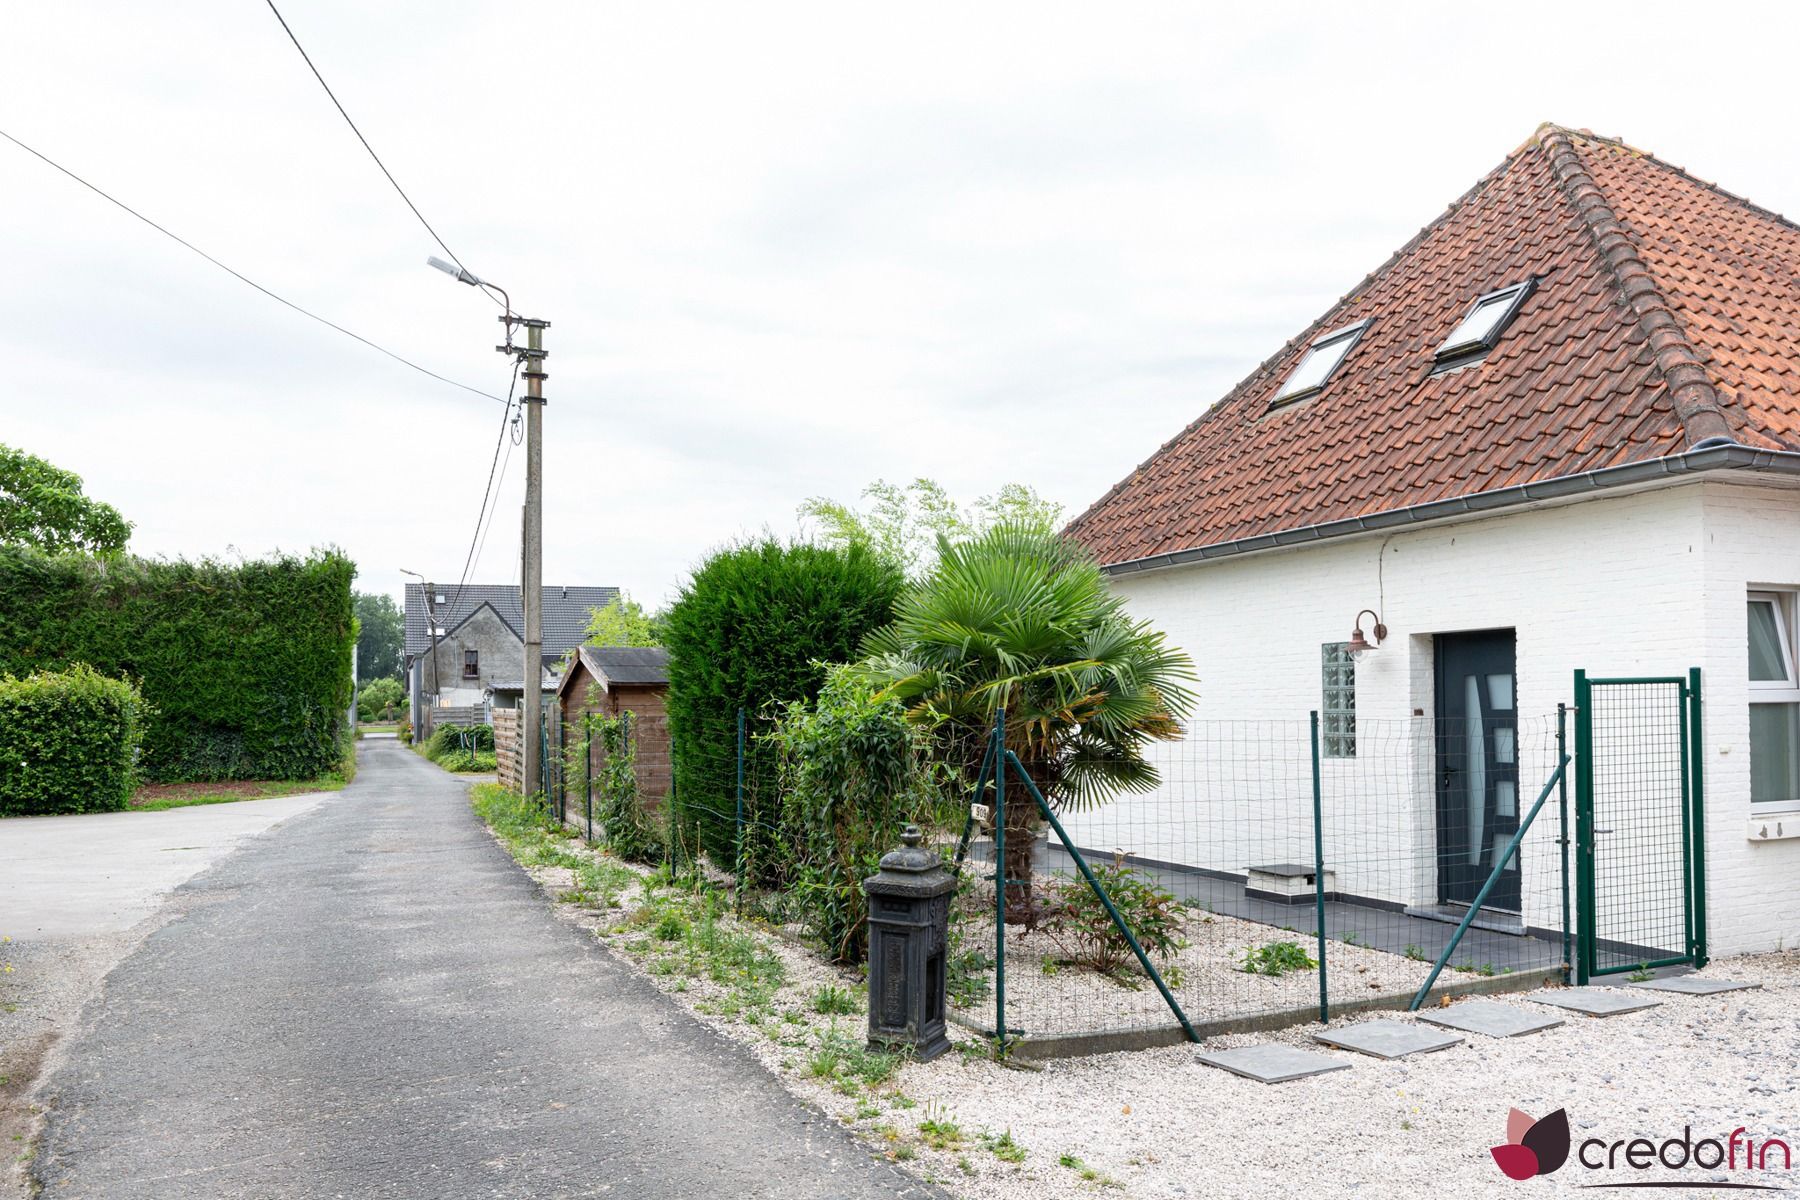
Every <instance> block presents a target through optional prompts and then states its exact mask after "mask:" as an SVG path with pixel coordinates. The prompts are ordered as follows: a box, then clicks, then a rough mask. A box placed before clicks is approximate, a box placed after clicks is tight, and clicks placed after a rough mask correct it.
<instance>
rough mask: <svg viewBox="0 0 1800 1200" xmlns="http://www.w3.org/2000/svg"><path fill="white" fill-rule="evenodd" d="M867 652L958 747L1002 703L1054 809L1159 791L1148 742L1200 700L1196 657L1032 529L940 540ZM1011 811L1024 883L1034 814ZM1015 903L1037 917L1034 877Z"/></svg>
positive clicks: (1094, 571) (1071, 548) (1081, 560)
mask: <svg viewBox="0 0 1800 1200" xmlns="http://www.w3.org/2000/svg"><path fill="white" fill-rule="evenodd" d="M863 650H864V654H865V658H864V662H863V664H862V666H861V668H860V669H861V670H862V672H863V673H864V676H865V678H868V679H869V680H871V681H872V682H874V683H876V684H877V685H879V686H881V687H884V688H886V689H887V690H888V691H889V693H890V694H892V695H894V696H896V697H898V698H899V699H900V701H901V702H902V703H904V704H905V705H906V706H907V710H908V712H909V714H910V715H911V716H912V717H913V719H914V720H916V721H919V722H920V723H922V724H924V725H926V726H928V727H930V728H933V729H936V730H938V731H939V732H940V734H942V735H945V736H946V737H947V738H949V739H952V740H953V742H954V744H956V745H958V746H963V747H967V746H979V745H980V744H981V738H982V735H983V733H984V732H985V730H986V729H987V728H989V727H990V726H991V725H992V724H993V720H994V715H995V713H996V711H997V710H998V709H1000V708H1001V707H1003V706H1004V708H1005V709H1006V744H1007V748H1008V749H1010V750H1012V751H1013V752H1014V753H1016V754H1017V755H1018V757H1019V759H1020V761H1021V762H1022V763H1023V764H1024V767H1025V770H1026V773H1027V774H1028V775H1029V776H1030V777H1031V779H1032V781H1033V782H1034V783H1036V784H1037V786H1038V788H1039V790H1040V791H1042V792H1043V794H1044V797H1045V799H1046V800H1047V801H1049V802H1050V803H1051V804H1053V805H1056V806H1057V807H1058V808H1059V809H1063V808H1068V809H1082V808H1088V807H1092V806H1095V805H1098V804H1102V803H1104V802H1106V801H1107V800H1108V799H1110V798H1111V797H1112V796H1113V795H1114V794H1116V793H1117V792H1119V791H1121V790H1125V791H1137V792H1142V791H1148V790H1150V789H1152V788H1154V787H1155V786H1156V783H1157V773H1156V768H1155V767H1154V766H1153V765H1152V764H1151V763H1150V762H1148V761H1147V760H1146V759H1145V757H1144V750H1145V748H1146V747H1147V746H1148V745H1149V744H1150V743H1151V742H1153V741H1156V740H1158V739H1170V738H1176V737H1179V736H1180V734H1181V728H1180V725H1179V723H1178V722H1179V718H1180V717H1182V716H1183V715H1185V714H1186V713H1187V711H1188V710H1189V709H1190V708H1191V707H1192V704H1193V693H1192V692H1191V691H1190V690H1189V685H1190V684H1192V683H1193V682H1194V679H1195V676H1194V667H1193V662H1192V660H1190V659H1189V658H1188V656H1187V655H1186V654H1184V653H1183V652H1181V651H1180V650H1178V649H1176V648H1174V647H1172V646H1170V645H1169V644H1168V642H1167V640H1166V639H1165V638H1164V636H1163V635H1162V634H1161V633H1159V632H1157V631H1156V630H1154V629H1152V628H1151V627H1150V626H1149V625H1148V624H1147V623H1145V622H1142V621H1133V620H1132V619H1131V618H1130V617H1129V616H1128V615H1127V614H1126V612H1125V609H1124V604H1123V602H1122V601H1121V600H1120V599H1119V598H1118V597H1117V596H1115V595H1113V594H1112V592H1111V591H1110V590H1109V589H1108V587H1107V586H1106V578H1105V576H1104V575H1102V574H1101V572H1100V568H1099V567H1098V566H1097V565H1096V564H1095V563H1094V561H1093V559H1092V558H1090V557H1089V556H1088V555H1087V553H1086V551H1084V550H1083V549H1081V548H1080V547H1079V546H1077V545H1076V544H1075V543H1073V542H1071V541H1068V540H1066V539H1064V538H1061V537H1058V536H1057V535H1056V534H1054V533H1050V532H1046V531H1045V530H1043V529H1041V528H1033V527H1030V526H1017V525H1010V524H1002V525H997V526H995V527H993V528H992V529H989V530H988V531H987V532H986V533H984V534H982V535H981V536H980V537H977V538H974V539H972V540H970V541H967V542H963V543H960V544H955V545H952V544H951V543H949V542H948V541H943V542H941V543H940V548H939V559H938V565H937V567H936V569H935V570H934V571H933V572H932V573H931V575H930V576H929V577H928V578H926V579H925V580H924V581H923V582H921V583H918V584H915V585H913V586H911V587H909V588H908V589H907V590H906V592H905V593H904V594H903V595H902V596H901V597H900V599H899V600H898V602H896V604H895V606H894V621H893V623H892V624H891V625H889V626H887V627H885V628H883V629H881V630H880V631H878V632H877V633H875V634H874V635H873V636H871V637H870V638H869V639H868V641H867V642H866V643H865V645H864V647H863ZM1022 791H1023V789H1019V790H1018V791H1015V792H1013V793H1012V794H1011V795H1012V797H1013V798H1015V800H1017V801H1026V800H1027V798H1026V797H1025V796H1023V795H1021V794H1020V792H1022ZM1006 811H1007V821H1006V830H1007V843H1006V851H1007V863H1006V874H1007V877H1008V878H1009V879H1022V880H1029V879H1030V877H1031V858H1030V854H1031V849H1030V847H1031V841H1030V839H1031V837H1032V836H1033V835H1034V834H1035V833H1036V830H1037V826H1038V817H1037V813H1036V810H1035V807H1034V806H1032V805H1031V804H1030V803H1029V802H1024V803H1019V802H1015V803H1009V804H1008V805H1007V810H1006ZM1008 900H1009V903H1008V911H1009V919H1017V920H1022V921H1029V920H1030V919H1031V916H1032V910H1031V904H1032V901H1031V887H1030V884H1029V882H1027V883H1024V884H1020V885H1017V886H1016V887H1009V891H1008ZM1012 914H1016V915H1012Z"/></svg>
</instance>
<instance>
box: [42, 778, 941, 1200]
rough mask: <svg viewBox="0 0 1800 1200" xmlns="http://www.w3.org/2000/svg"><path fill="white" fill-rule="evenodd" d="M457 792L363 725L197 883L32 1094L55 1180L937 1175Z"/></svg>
mask: <svg viewBox="0 0 1800 1200" xmlns="http://www.w3.org/2000/svg"><path fill="white" fill-rule="evenodd" d="M466 790H467V785H466V784H464V783H462V782H460V781H458V780H455V779H453V778H451V777H449V776H447V775H445V774H443V773H442V772H441V771H439V770H438V769H437V768H436V767H434V766H432V765H430V764H429V763H427V762H425V761H423V760H422V759H420V758H418V757H417V756H416V755H413V754H412V753H410V752H409V751H407V750H405V749H404V748H402V747H400V746H398V745H396V744H391V743H390V744H370V743H366V742H365V743H364V745H363V749H362V767H361V770H360V773H359V774H358V776H357V779H356V782H355V783H353V784H352V785H351V786H350V787H349V788H348V789H346V790H345V791H344V792H342V793H340V794H339V795H337V796H334V797H331V798H329V799H327V800H325V801H324V802H322V803H321V804H320V805H318V806H317V807H316V808H314V809H313V810H312V811H310V812H307V813H305V814H303V815H300V816H297V817H295V818H293V819H292V820H289V821H288V822H287V823H285V824H284V825H282V826H280V827H279V828H277V829H274V830H272V831H271V832H270V833H268V834H267V835H265V836H263V837H261V838H259V839H256V840H255V841H253V842H250V843H248V844H247V845H246V846H245V848H244V849H242V850H241V851H239V852H238V853H237V854H235V855H233V856H232V857H230V858H227V859H225V860H224V861H223V862H221V863H220V864H218V865H217V866H215V867H214V868H212V869H211V870H209V871H207V872H206V873H204V874H202V875H200V876H198V877H197V878H195V879H194V880H192V881H191V882H189V883H188V884H187V885H186V886H185V887H183V888H182V889H181V892H180V895H181V897H182V899H183V900H184V902H185V905H186V912H185V914H184V915H183V916H181V917H180V918H179V919H177V920H174V921H172V922H171V923H169V924H167V925H165V926H163V927H162V928H160V929H158V930H157V931H156V932H154V933H153V934H151V935H150V937H149V938H148V939H147V940H146V941H145V942H144V943H143V945H142V946H141V947H139V948H138V950H137V951H136V952H135V953H134V954H132V955H131V957H129V958H128V959H126V960H125V961H124V962H123V963H121V964H120V965H119V966H118V967H117V968H116V969H115V970H114V971H113V972H112V974H111V975H109V976H108V977H107V980H106V985H105V989H104V992H103V994H102V996H101V997H100V999H99V1000H97V1001H96V1002H95V1004H94V1006H92V1007H90V1009H89V1010H88V1012H87V1013H86V1014H85V1017H84V1022H83V1026H84V1027H83V1030H82V1032H81V1033H80V1034H79V1036H78V1039H77V1041H76V1042H75V1044H74V1045H73V1046H71V1047H70V1050H69V1053H68V1055H67V1056H66V1058H65V1059H64V1061H63V1065H62V1066H61V1068H60V1069H59V1070H58V1072H57V1073H56V1075H54V1076H53V1077H52V1079H51V1080H50V1081H49V1084H48V1086H47V1087H46V1089H45V1093H44V1094H45V1096H46V1098H47V1100H48V1103H49V1115H48V1123H47V1127H46V1131H45V1136H44V1141H43V1144H42V1147H41V1149H40V1152H39V1155H38V1158H37V1160H36V1164H35V1170H36V1173H37V1176H38V1179H39V1181H40V1182H41V1183H42V1185H43V1188H44V1195H45V1196H48V1197H58V1198H63V1197H89V1198H93V1200H138V1198H142V1200H179V1198H186V1197H207V1198H214V1197H220V1198H222V1197H243V1198H246V1200H248V1198H254V1200H277V1198H279V1200H286V1198H289V1197H295V1198H299V1197H305V1198H313V1197H318V1198H326V1197H329V1198H332V1200H340V1198H343V1200H349V1198H354V1200H363V1198H370V1197H383V1198H386V1197H421V1198H425V1197H429V1198H430V1200H474V1198H476V1197H534V1198H559V1197H582V1196H602V1195H605V1196H619V1197H634V1198H635V1197H645V1198H658V1197H699V1196H711V1197H755V1196H768V1197H784V1198H787V1197H794V1198H805V1197H843V1198H860V1197H877V1196H880V1197H895V1196H908V1197H925V1196H935V1195H937V1193H936V1192H934V1191H932V1190H931V1189H928V1188H926V1187H924V1186H922V1185H920V1184H918V1183H916V1182H914V1181H912V1180H911V1179H910V1178H909V1177H907V1176H906V1175H905V1174H904V1173H902V1172H901V1171H900V1170H899V1169H898V1168H895V1167H892V1166H890V1165H888V1164H886V1163H883V1162H880V1161H877V1160H875V1159H873V1158H871V1157H870V1155H869V1154H868V1153H867V1152H866V1151H865V1150H863V1149H861V1148H859V1147H858V1146H857V1145H856V1144H855V1143H853V1142H852V1141H851V1140H850V1138H849V1137H848V1136H847V1135H846V1134H845V1133H844V1132H843V1131H842V1130H841V1129H839V1128H838V1127H837V1126H836V1125H834V1124H833V1123H831V1122H830V1121H828V1120H826V1119H824V1118H823V1117H821V1116H819V1115H818V1114H816V1113H814V1112H813V1111H812V1110H811V1109H808V1108H806V1107H805V1106H804V1105H802V1104H800V1103H799V1102H798V1101H796V1100H794V1099H793V1098H792V1097H790V1096H789V1095H788V1094H787V1093H786V1092H785V1091H783V1090H782V1089H781V1087H780V1086H779V1085H778V1084H777V1083H776V1082H775V1081H774V1080H773V1079H772V1078H771V1077H770V1076H769V1075H768V1074H767V1073H766V1072H765V1071H764V1070H763V1069H762V1068H761V1067H760V1066H758V1065H757V1064H756V1063H755V1061H754V1060H752V1059H751V1058H750V1056H749V1055H748V1054H747V1053H746V1052H745V1051H743V1050H741V1049H740V1048H739V1047H737V1046H736V1045H734V1044H733V1043H731V1042H730V1041H728V1040H727V1039H725V1038H723V1037H721V1036H718V1035H716V1034H713V1033H712V1032H711V1031H709V1030H707V1029H706V1028H705V1027H704V1026H702V1025H700V1024H699V1023H698V1022H696V1021H694V1020H693V1019H692V1018H691V1017H689V1016H688V1015H687V1014H686V1013H684V1012H683V1011H682V1010H681V1009H679V1008H678V1007H677V1006H676V1005H674V1003H673V1002H671V1001H670V1000H668V999H667V998H666V997H664V996H663V995H662V994H661V993H659V992H657V991H656V990H655V989H654V988H652V987H651V986H649V985H648V984H647V983H645V982H644V981H642V980H641V979H639V978H638V977H637V976H635V975H634V974H633V973H632V972H631V971H630V970H629V969H628V968H626V967H625V966H623V965H622V964H620V963H617V962H615V961H614V960H613V959H611V958H610V957H608V956H607V955H606V953H605V952H604V951H603V950H602V949H601V948H599V947H598V946H597V945H595V944H594V943H593V942H592V941H591V939H589V938H588V937H587V936H586V935H584V934H582V933H581V932H580V931H578V930H576V929H574V928H573V927H572V926H569V925H567V924H564V923H563V922H561V921H559V920H557V919H556V918H555V917H554V916H553V915H552V914H551V913H550V912H549V910H548V908H547V906H546V902H545V900H544V898H543V897H542V895H541V893H539V892H538V891H537V889H536V888H535V887H534V886H533V885H532V884H531V883H530V881H529V880H528V879H527V878H526V877H525V875H524V874H523V872H521V871H519V870H518V869H517V868H516V867H515V866H514V865H513V864H512V862H511V860H510V859H509V858H507V856H506V855H505V853H504V851H502V850H501V849H500V848H499V847H498V846H497V845H496V844H494V842H493V841H492V840H491V839H490V838H489V837H488V835H487V833H486V831H485V830H483V829H482V828H481V826H480V824H479V823H478V822H477V821H476V819H475V818H474V816H473V815H472V814H471V813H470V811H469V808H468V803H467V799H466Z"/></svg>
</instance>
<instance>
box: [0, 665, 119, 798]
mask: <svg viewBox="0 0 1800 1200" xmlns="http://www.w3.org/2000/svg"><path fill="white" fill-rule="evenodd" d="M143 712H144V703H143V700H142V698H141V697H140V696H139V695H138V692H137V689H136V688H134V687H133V686H132V685H131V684H129V683H126V682H123V681H121V680H117V679H108V678H106V677H105V676H103V675H101V674H100V673H99V672H98V671H95V670H94V669H93V668H92V667H88V666H85V665H80V664H78V665H76V666H75V667H73V668H71V669H70V670H68V671H65V672H62V673H54V672H48V671H41V672H38V673H37V674H35V675H28V676H26V677H25V678H23V679H14V678H13V677H12V676H10V675H9V676H0V816H20V815H24V814H28V813H72V812H97V811H107V810H117V809H122V808H124V807H125V805H126V803H127V802H128V801H129V800H130V799H131V793H132V790H133V788H134V787H135V786H136V783H137V753H138V744H139V741H140V739H141V736H142V730H143V725H142V719H143Z"/></svg>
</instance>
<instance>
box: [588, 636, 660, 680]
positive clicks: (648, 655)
mask: <svg viewBox="0 0 1800 1200" xmlns="http://www.w3.org/2000/svg"><path fill="white" fill-rule="evenodd" d="M580 654H581V663H582V665H583V666H585V667H586V668H587V669H588V670H589V671H590V672H592V673H593V675H594V676H595V677H596V678H598V679H604V680H605V681H606V682H607V683H608V684H622V685H637V686H646V685H647V686H652V687H654V686H659V685H663V684H667V683H668V682H669V652H668V651H667V650H665V649H663V648H662V647H661V646H583V647H581V651H580Z"/></svg>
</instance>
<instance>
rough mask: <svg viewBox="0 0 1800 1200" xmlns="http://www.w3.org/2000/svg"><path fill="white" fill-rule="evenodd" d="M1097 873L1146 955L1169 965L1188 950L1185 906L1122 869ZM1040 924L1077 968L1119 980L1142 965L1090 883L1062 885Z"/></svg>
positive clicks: (1140, 876)
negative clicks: (1184, 929)
mask: <svg viewBox="0 0 1800 1200" xmlns="http://www.w3.org/2000/svg"><path fill="white" fill-rule="evenodd" d="M1093 871H1094V877H1095V878H1096V879H1098V880H1099V881H1100V886H1101V887H1103V888H1105V889H1106V894H1107V895H1108V896H1110V897H1111V898H1112V902H1113V907H1114V908H1116V909H1118V910H1119V916H1120V917H1122V918H1124V920H1125V924H1126V925H1128V926H1130V928H1131V932H1132V933H1133V934H1134V935H1135V936H1136V937H1137V940H1138V945H1140V946H1142V947H1143V948H1144V953H1145V954H1148V955H1149V956H1150V957H1152V958H1158V959H1163V960H1165V961H1166V960H1168V959H1171V958H1173V957H1174V956H1175V955H1176V954H1177V953H1179V952H1180V951H1181V949H1182V948H1183V947H1184V946H1186V945H1187V942H1186V941H1184V940H1183V939H1182V936H1181V931H1182V926H1183V923H1184V919H1185V913H1184V912H1183V911H1182V908H1181V905H1179V904H1178V903H1176V900H1175V897H1174V895H1173V894H1172V893H1170V892H1168V891H1165V890H1164V889H1163V888H1161V887H1159V886H1157V883H1156V881H1155V880H1154V879H1153V878H1151V877H1150V876H1149V875H1146V874H1144V873H1143V872H1142V871H1137V870H1133V869H1132V868H1130V867H1127V866H1124V865H1122V864H1114V865H1112V866H1102V867H1095V868H1093ZM1040 920H1041V927H1042V929H1043V930H1044V932H1045V933H1046V934H1048V935H1049V936H1050V938H1051V940H1053V941H1054V942H1056V944H1057V946H1058V948H1059V949H1061V951H1062V953H1063V956H1064V957H1065V958H1067V959H1068V961H1070V962H1072V963H1074V964H1076V965H1077V966H1083V967H1088V968H1091V969H1092V970H1095V971H1098V972H1100V973H1101V974H1103V975H1111V976H1114V977H1118V976H1120V975H1123V974H1125V972H1126V968H1127V964H1130V965H1133V966H1135V965H1136V962H1137V955H1135V954H1133V953H1132V951H1131V943H1130V942H1128V941H1126V940H1125V935H1124V934H1122V933H1120V932H1119V927H1118V926H1117V925H1114V924H1113V920H1112V917H1111V916H1110V915H1109V914H1108V913H1107V911H1106V906H1105V905H1104V904H1102V903H1101V902H1100V897H1099V896H1098V895H1097V894H1096V893H1095V892H1094V889H1093V888H1091V887H1089V886H1088V884H1087V881H1086V880H1085V879H1080V878H1074V879H1067V878H1065V879H1059V880H1058V881H1057V884H1056V886H1055V888H1054V891H1053V894H1052V895H1051V898H1050V900H1049V903H1048V904H1047V906H1046V914H1045V915H1043V916H1042V917H1041V918H1040Z"/></svg>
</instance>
